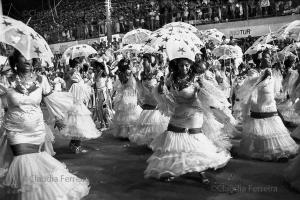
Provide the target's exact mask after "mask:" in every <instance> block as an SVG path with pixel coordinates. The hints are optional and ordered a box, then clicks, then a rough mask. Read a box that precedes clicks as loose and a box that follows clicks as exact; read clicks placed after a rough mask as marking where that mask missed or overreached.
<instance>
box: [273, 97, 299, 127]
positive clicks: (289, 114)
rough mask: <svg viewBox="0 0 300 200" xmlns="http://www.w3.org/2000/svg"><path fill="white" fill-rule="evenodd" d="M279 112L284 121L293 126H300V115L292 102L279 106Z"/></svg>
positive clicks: (288, 101)
mask: <svg viewBox="0 0 300 200" xmlns="http://www.w3.org/2000/svg"><path fill="white" fill-rule="evenodd" d="M277 108H278V111H279V112H280V113H281V115H282V117H283V119H284V121H286V122H291V123H293V124H300V115H299V114H298V113H297V112H296V110H295V105H294V104H293V102H292V101H291V100H287V101H285V102H283V103H281V104H279V105H278V106H277Z"/></svg>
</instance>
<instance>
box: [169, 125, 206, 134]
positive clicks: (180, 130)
mask: <svg viewBox="0 0 300 200" xmlns="http://www.w3.org/2000/svg"><path fill="white" fill-rule="evenodd" d="M167 130H168V131H172V132H175V133H189V134H197V133H202V128H182V127H178V126H174V125H172V124H169V125H168V129H167Z"/></svg>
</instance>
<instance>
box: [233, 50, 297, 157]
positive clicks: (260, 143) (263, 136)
mask: <svg viewBox="0 0 300 200" xmlns="http://www.w3.org/2000/svg"><path fill="white" fill-rule="evenodd" d="M270 66H271V62H270V54H269V53H268V52H265V53H264V54H263V59H262V64H261V67H262V68H267V69H265V70H264V71H262V73H261V76H260V77H258V78H257V79H256V80H257V81H256V82H255V85H254V86H253V88H252V89H251V90H248V93H249V94H250V97H249V98H248V104H247V106H245V111H244V113H245V117H244V119H245V121H244V125H243V134H242V140H241V143H240V147H239V150H238V152H237V153H238V154H240V155H241V156H245V157H248V158H254V159H260V160H281V159H284V160H286V159H287V158H289V157H290V156H293V155H295V154H297V150H298V145H297V144H296V143H295V141H294V140H293V139H292V138H291V136H290V133H289V130H288V129H287V128H286V127H285V126H284V124H283V122H282V120H281V118H280V117H279V116H278V112H277V108H276V102H275V96H274V95H275V94H274V85H273V84H274V82H273V81H274V80H273V78H272V74H271V69H270ZM248 96H249V95H248ZM245 99H246V97H245Z"/></svg>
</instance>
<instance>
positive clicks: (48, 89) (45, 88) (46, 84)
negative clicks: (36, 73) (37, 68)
mask: <svg viewBox="0 0 300 200" xmlns="http://www.w3.org/2000/svg"><path fill="white" fill-rule="evenodd" d="M38 79H39V82H40V85H41V88H42V91H43V95H47V94H49V93H50V92H51V91H52V87H51V85H50V84H49V81H48V79H47V77H46V76H44V75H42V76H40V77H39V78H38Z"/></svg>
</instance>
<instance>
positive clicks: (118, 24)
mask: <svg viewBox="0 0 300 200" xmlns="http://www.w3.org/2000/svg"><path fill="white" fill-rule="evenodd" d="M252 2H254V1H247V2H240V3H238V4H221V5H217V6H209V5H208V6H199V7H194V8H189V9H187V10H185V11H182V10H180V11H179V10H175V11H172V12H164V13H159V14H158V13H154V12H151V11H148V13H139V14H136V13H134V14H133V13H132V16H133V17H132V19H133V20H126V19H125V18H124V17H123V18H122V17H121V16H120V18H119V19H118V20H113V21H112V34H118V33H126V32H128V31H130V30H132V29H134V28H145V29H149V30H156V29H158V28H160V27H162V26H163V25H165V24H167V23H170V22H176V21H184V22H187V23H190V24H193V25H200V24H211V23H223V22H229V21H239V20H247V19H254V18H262V17H272V16H283V15H290V14H294V13H299V10H300V1H295V2H296V3H295V2H294V4H296V5H293V8H291V7H290V6H288V5H287V4H286V1H284V2H283V4H282V5H279V4H278V3H274V4H271V5H270V6H268V7H261V6H258V5H255V4H254V3H252ZM132 12H133V11H132ZM135 12H136V11H135ZM106 33H107V28H106V21H105V20H104V19H101V20H97V22H96V23H94V24H91V22H86V23H85V24H82V25H77V26H76V27H72V28H68V29H59V30H57V29H55V30H50V31H46V34H44V33H41V34H42V35H43V36H46V40H47V41H48V42H49V43H57V42H66V41H72V40H81V39H89V38H96V37H99V36H104V35H105V34H106Z"/></svg>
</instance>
